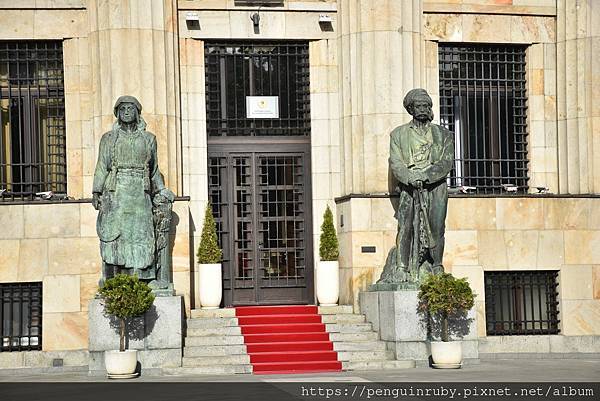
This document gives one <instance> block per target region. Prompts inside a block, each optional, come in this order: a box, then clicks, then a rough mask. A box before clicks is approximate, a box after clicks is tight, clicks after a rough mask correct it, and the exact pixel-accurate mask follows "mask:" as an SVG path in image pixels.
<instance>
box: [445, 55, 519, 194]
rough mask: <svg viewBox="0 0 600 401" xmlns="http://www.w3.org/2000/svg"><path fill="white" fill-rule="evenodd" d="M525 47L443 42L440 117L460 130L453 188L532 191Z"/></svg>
mask: <svg viewBox="0 0 600 401" xmlns="http://www.w3.org/2000/svg"><path fill="white" fill-rule="evenodd" d="M525 50H526V46H522V45H479V44H477V45H475V44H463V43H455V44H440V45H439V77H440V121H441V124H442V125H444V126H446V127H447V128H448V129H449V130H450V131H452V132H454V134H455V140H456V141H455V142H456V148H455V153H456V160H455V164H454V170H453V171H452V172H451V174H450V178H449V185H450V186H451V187H461V186H470V187H475V188H476V192H477V193H501V192H503V191H515V192H527V189H528V172H527V118H526V112H527V93H526V79H525Z"/></svg>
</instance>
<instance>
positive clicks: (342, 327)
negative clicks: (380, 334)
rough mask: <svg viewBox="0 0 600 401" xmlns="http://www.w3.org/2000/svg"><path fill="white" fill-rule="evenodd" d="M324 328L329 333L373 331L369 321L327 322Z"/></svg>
mask: <svg viewBox="0 0 600 401" xmlns="http://www.w3.org/2000/svg"><path fill="white" fill-rule="evenodd" d="M325 329H326V330H327V332H329V333H361V332H369V331H373V326H372V325H371V323H351V324H348V323H327V324H326V325H325Z"/></svg>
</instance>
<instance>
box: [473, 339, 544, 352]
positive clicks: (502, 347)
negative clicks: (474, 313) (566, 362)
mask: <svg viewBox="0 0 600 401" xmlns="http://www.w3.org/2000/svg"><path fill="white" fill-rule="evenodd" d="M479 352H480V353H486V354H489V353H548V352H550V338H549V336H489V337H485V338H480V339H479Z"/></svg>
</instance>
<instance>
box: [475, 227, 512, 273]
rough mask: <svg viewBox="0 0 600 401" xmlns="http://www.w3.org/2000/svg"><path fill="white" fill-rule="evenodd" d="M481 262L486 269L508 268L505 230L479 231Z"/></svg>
mask: <svg viewBox="0 0 600 401" xmlns="http://www.w3.org/2000/svg"><path fill="white" fill-rule="evenodd" d="M478 239H479V264H480V265H481V266H483V268H484V269H485V270H502V269H507V268H508V257H507V250H506V244H505V242H504V232H503V231H495V230H493V231H487V230H482V231H479V232H478Z"/></svg>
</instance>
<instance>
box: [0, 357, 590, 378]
mask: <svg viewBox="0 0 600 401" xmlns="http://www.w3.org/2000/svg"><path fill="white" fill-rule="evenodd" d="M103 381H109V380H108V379H106V378H105V377H103V376H89V375H88V374H87V373H86V372H70V373H65V372H63V373H60V372H59V373H45V374H31V373H28V372H27V371H22V372H17V371H15V370H12V371H10V372H9V371H4V373H3V372H2V370H0V382H103ZM111 381H112V380H111ZM133 381H135V382H279V381H281V382H285V381H291V382H569V381H571V382H600V359H595V360H592V359H589V360H586V359H511V360H508V359H506V360H503V359H498V360H483V361H481V363H480V364H477V365H466V366H464V367H463V368H462V369H453V370H438V369H431V368H425V367H423V368H415V369H402V370H386V371H381V370H380V371H352V372H341V373H320V374H302V375H227V376H164V375H156V374H152V373H151V372H150V373H146V374H144V373H143V374H142V375H141V376H140V377H139V378H136V379H133V380H129V381H128V382H133Z"/></svg>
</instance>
